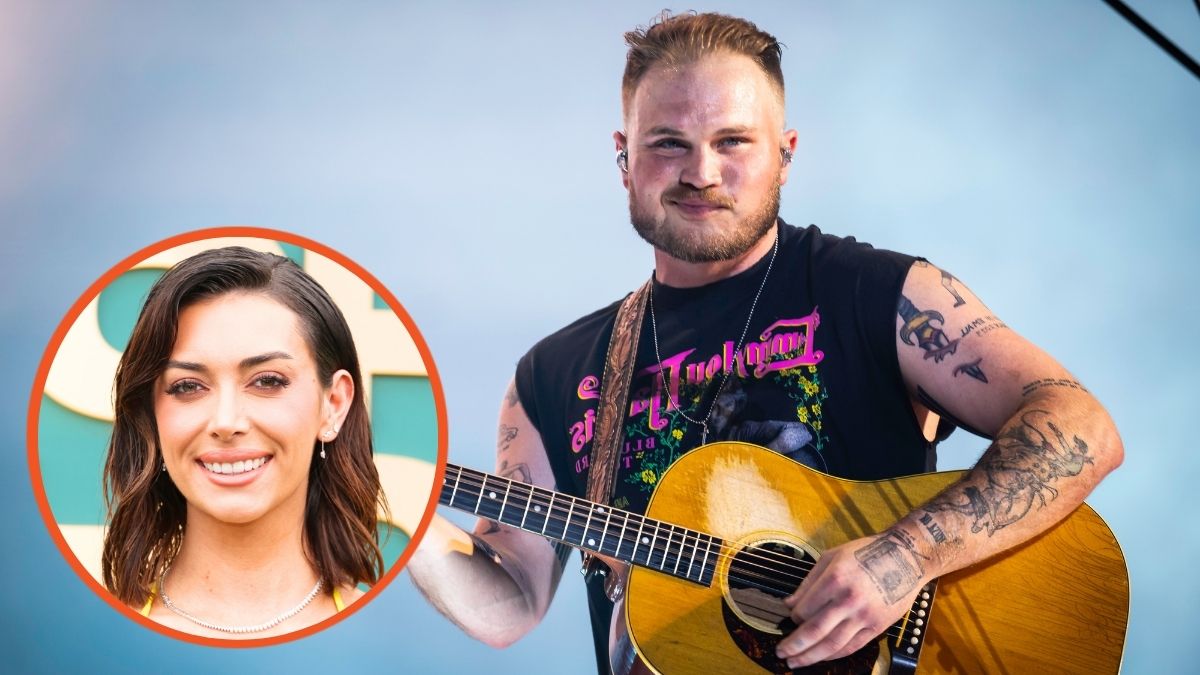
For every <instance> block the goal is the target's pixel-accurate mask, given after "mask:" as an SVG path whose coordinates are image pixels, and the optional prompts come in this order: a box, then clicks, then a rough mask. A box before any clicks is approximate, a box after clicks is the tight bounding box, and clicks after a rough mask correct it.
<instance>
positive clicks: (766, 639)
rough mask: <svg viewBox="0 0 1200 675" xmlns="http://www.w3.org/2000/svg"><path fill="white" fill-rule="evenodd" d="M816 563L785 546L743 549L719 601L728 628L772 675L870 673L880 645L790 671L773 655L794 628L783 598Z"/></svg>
mask: <svg viewBox="0 0 1200 675" xmlns="http://www.w3.org/2000/svg"><path fill="white" fill-rule="evenodd" d="M815 563H816V560H815V559H813V557H812V555H810V554H809V553H808V552H807V551H805V550H804V549H801V548H800V547H798V546H795V545H793V544H790V543H787V542H781V541H765V542H758V543H756V544H753V545H750V546H745V547H743V548H742V549H741V550H740V551H738V553H737V554H736V555H734V557H733V560H731V561H730V563H729V571H728V577H727V582H728V589H729V592H728V593H727V594H726V595H725V597H724V598H723V600H722V603H721V611H722V614H723V615H724V618H725V628H726V630H728V631H729V635H730V637H732V638H733V641H734V643H736V644H737V646H738V648H739V649H741V650H742V653H743V654H745V655H746V656H747V657H748V658H749V659H750V660H752V661H754V662H755V663H757V664H758V665H759V666H762V667H763V668H765V669H766V670H768V671H770V672H772V673H805V674H808V673H813V674H816V673H830V674H832V673H870V672H872V670H873V669H874V666H875V663H876V661H877V660H878V658H879V646H878V644H877V643H874V642H873V643H870V644H868V645H867V646H866V647H864V648H863V649H861V650H859V651H858V652H855V653H854V654H851V655H850V656H848V657H846V658H844V659H838V660H837V661H828V662H825V663H818V664H815V665H813V666H809V667H807V668H799V669H796V670H792V669H790V668H788V665H787V663H786V662H785V661H783V660H782V659H780V658H778V657H777V656H775V647H776V645H778V644H779V641H780V640H781V639H783V637H784V636H785V635H788V634H790V633H791V632H792V631H793V630H795V629H796V624H795V623H793V622H792V618H791V614H790V612H789V611H788V608H787V605H784V604H783V599H784V598H786V597H787V596H788V595H791V594H792V592H793V591H795V590H796V587H797V586H799V585H800V582H801V581H802V580H803V579H804V576H805V574H807V572H808V570H810V569H812V566H813V564H815Z"/></svg>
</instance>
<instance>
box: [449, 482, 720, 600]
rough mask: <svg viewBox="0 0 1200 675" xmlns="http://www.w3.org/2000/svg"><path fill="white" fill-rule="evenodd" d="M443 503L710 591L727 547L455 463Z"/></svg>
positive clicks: (706, 537)
mask: <svg viewBox="0 0 1200 675" xmlns="http://www.w3.org/2000/svg"><path fill="white" fill-rule="evenodd" d="M439 501H440V502H441V503H442V504H443V505H445V506H449V507H452V508H455V509H460V510H462V511H469V512H470V513H474V514H475V515H477V516H481V517H483V518H487V519H489V520H494V521H496V522H499V523H503V524H505V525H511V526H512V527H515V528H517V529H520V530H524V531H526V532H532V533H534V534H537V535H540V536H543V537H546V538H547V539H553V540H555V541H561V542H563V543H564V544H567V545H569V546H573V547H575V548H580V549H584V550H586V551H591V552H593V553H599V554H602V555H606V556H609V557H611V558H615V559H617V560H620V561H622V562H626V563H631V564H634V565H639V566H641V567H646V568H649V569H652V570H656V571H659V572H663V573H665V574H670V575H671V576H674V577H678V578H680V579H686V580H687V581H693V582H695V583H698V584H703V585H705V586H707V585H709V584H711V583H712V579H713V572H714V570H715V569H716V564H717V559H718V557H719V555H720V554H721V546H722V543H723V542H722V541H721V539H719V538H717V537H714V536H712V535H709V534H705V533H703V532H697V531H695V530H689V529H687V528H685V527H680V526H678V525H673V524H671V523H667V522H663V521H660V520H654V519H652V518H646V517H645V516H642V515H639V514H636V513H632V512H630V511H622V510H620V509H613V508H610V507H608V506H604V505H603V504H596V503H595V502H590V501H587V500H585V499H579V498H577V497H572V496H570V495H564V494H562V493H558V492H553V491H551V490H546V489H543V488H540V487H536V486H534V485H529V484H528V483H521V482H519V481H514V480H511V479H508V478H502V477H500V476H493V475H491V474H488V473H483V472H481V471H475V470H473V469H467V468H464V467H460V466H456V465H454V464H447V465H446V478H445V480H444V481H443V482H442V494H441V498H440V500H439Z"/></svg>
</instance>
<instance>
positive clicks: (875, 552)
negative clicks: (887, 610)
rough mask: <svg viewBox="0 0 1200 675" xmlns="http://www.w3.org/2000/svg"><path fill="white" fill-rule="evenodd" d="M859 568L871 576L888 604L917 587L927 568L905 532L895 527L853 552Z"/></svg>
mask: <svg viewBox="0 0 1200 675" xmlns="http://www.w3.org/2000/svg"><path fill="white" fill-rule="evenodd" d="M854 557H855V558H857V559H858V565H859V567H861V568H862V569H863V571H864V572H866V573H867V576H869V577H871V581H873V582H875V586H876V587H877V588H878V589H879V592H880V593H882V594H883V597H884V599H885V600H887V603H888V604H889V605H892V604H895V603H897V602H899V601H900V600H902V599H904V597H905V596H906V595H907V594H908V593H909V592H911V591H912V590H913V589H914V588H916V587H917V584H918V583H920V582H921V577H922V576H924V574H925V568H924V566H923V565H922V564H921V558H922V556H921V554H920V553H918V552H917V547H916V545H915V543H914V542H913V540H912V537H910V536H908V533H906V532H905V531H904V530H901V529H899V528H892V529H890V530H888V531H887V532H884V533H883V534H881V535H879V537H878V538H876V539H875V541H873V542H871V543H870V544H867V545H866V546H864V547H862V548H860V549H858V550H857V551H855V552H854Z"/></svg>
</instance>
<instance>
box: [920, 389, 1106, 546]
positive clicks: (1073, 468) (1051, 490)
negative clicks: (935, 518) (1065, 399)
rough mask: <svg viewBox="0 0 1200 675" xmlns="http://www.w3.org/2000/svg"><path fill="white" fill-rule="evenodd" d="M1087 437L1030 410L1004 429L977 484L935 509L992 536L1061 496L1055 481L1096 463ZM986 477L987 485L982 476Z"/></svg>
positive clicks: (979, 468)
mask: <svg viewBox="0 0 1200 675" xmlns="http://www.w3.org/2000/svg"><path fill="white" fill-rule="evenodd" d="M1092 463H1093V461H1092V458H1091V457H1089V456H1088V446H1087V443H1086V442H1084V440H1083V439H1081V438H1079V437H1078V436H1072V437H1071V439H1070V440H1068V439H1067V437H1066V434H1064V433H1063V432H1062V430H1061V429H1059V427H1058V425H1057V424H1055V423H1054V422H1053V421H1052V420H1051V415H1050V413H1048V412H1046V411H1045V410H1030V411H1028V412H1025V413H1023V414H1022V415H1021V419H1020V420H1018V421H1017V422H1015V423H1013V424H1011V425H1009V426H1008V427H1007V428H1006V429H1004V430H1003V431H1001V432H1000V435H999V436H998V437H997V438H996V441H995V442H994V443H992V447H990V448H989V449H988V451H987V452H986V453H984V455H983V458H982V459H980V460H979V463H978V464H977V465H976V466H975V468H974V469H972V470H971V473H970V477H974V478H976V480H975V484H971V485H966V486H964V487H963V488H962V489H961V490H956V491H954V493H952V494H949V495H946V496H943V497H941V498H938V499H935V500H934V501H932V502H930V503H929V504H927V505H926V506H925V510H926V511H928V512H931V513H937V512H943V511H945V512H956V513H960V514H962V515H964V516H967V517H968V518H971V519H972V522H971V532H973V533H978V532H983V531H986V532H987V534H988V536H989V537H990V536H992V535H994V534H995V533H996V532H997V531H999V530H1002V529H1004V528H1005V527H1007V526H1009V525H1012V524H1013V523H1016V522H1019V521H1020V520H1021V519H1023V518H1024V517H1025V516H1026V515H1027V514H1028V513H1029V512H1030V511H1031V510H1033V508H1034V506H1037V507H1038V508H1039V509H1040V508H1041V507H1043V506H1045V505H1046V503H1047V502H1048V501H1053V500H1054V499H1055V498H1056V497H1057V496H1058V489H1057V488H1055V487H1054V485H1053V484H1054V483H1056V482H1058V480H1059V479H1061V478H1064V477H1068V476H1077V475H1079V473H1080V472H1082V471H1083V468H1084V467H1085V466H1086V465H1088V464H1092ZM979 479H982V484H980V482H981V481H980V480H979Z"/></svg>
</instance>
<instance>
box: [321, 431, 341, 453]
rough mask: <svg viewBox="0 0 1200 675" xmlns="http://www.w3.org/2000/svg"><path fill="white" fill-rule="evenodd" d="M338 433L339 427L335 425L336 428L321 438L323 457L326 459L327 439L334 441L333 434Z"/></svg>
mask: <svg viewBox="0 0 1200 675" xmlns="http://www.w3.org/2000/svg"><path fill="white" fill-rule="evenodd" d="M336 433H337V428H336V427H335V428H334V429H332V430H330V431H326V432H325V435H324V436H323V437H322V438H321V459H325V441H332V440H333V435H334V434H336Z"/></svg>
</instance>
